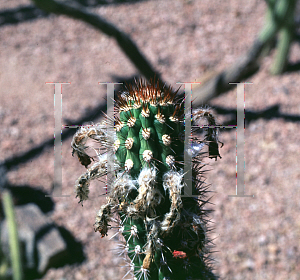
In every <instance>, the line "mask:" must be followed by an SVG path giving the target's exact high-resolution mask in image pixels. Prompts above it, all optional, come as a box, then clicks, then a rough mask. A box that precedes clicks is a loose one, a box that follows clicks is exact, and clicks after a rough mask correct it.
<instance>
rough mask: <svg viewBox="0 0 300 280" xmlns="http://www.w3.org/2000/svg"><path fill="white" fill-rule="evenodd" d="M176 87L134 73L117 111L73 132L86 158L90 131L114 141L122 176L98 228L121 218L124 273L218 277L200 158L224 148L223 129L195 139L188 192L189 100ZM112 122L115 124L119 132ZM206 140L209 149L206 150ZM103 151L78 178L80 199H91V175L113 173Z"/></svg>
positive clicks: (200, 113)
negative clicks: (188, 192)
mask: <svg viewBox="0 0 300 280" xmlns="http://www.w3.org/2000/svg"><path fill="white" fill-rule="evenodd" d="M177 92H178V90H177V91H173V90H172V88H171V87H166V86H164V85H161V84H160V82H159V81H157V80H156V81H155V79H154V80H152V81H150V83H149V84H147V83H146V82H145V81H143V80H142V79H140V80H138V81H135V83H134V84H131V85H127V86H126V87H125V90H124V91H123V92H121V93H120V94H118V98H117V99H116V100H115V108H116V109H117V113H116V115H115V116H114V119H109V118H106V120H105V122H103V123H101V124H97V125H93V126H89V127H86V126H83V127H81V128H80V129H79V130H78V131H77V132H76V134H75V135H74V137H73V141H72V148H73V154H76V155H77V157H78V158H79V161H80V162H81V163H82V164H83V165H85V166H88V165H89V164H90V163H91V160H90V156H88V155H87V153H86V148H87V147H88V146H87V145H86V144H87V140H88V139H89V138H91V139H94V140H96V141H98V142H99V143H100V144H101V146H102V147H104V148H105V147H109V146H110V147H111V146H113V147H114V155H115V161H114V174H113V175H114V178H115V179H114V181H113V183H112V184H111V186H110V192H109V193H108V195H107V197H106V199H107V203H106V204H105V205H102V206H101V208H100V210H99V212H98V214H97V216H96V222H95V224H94V228H95V231H96V232H100V234H101V237H105V236H106V235H107V232H108V230H109V229H110V228H111V227H112V226H111V223H112V222H117V223H118V226H117V227H118V230H117V233H116V234H120V235H122V236H123V237H122V238H121V239H122V241H120V242H121V243H120V244H119V246H118V251H119V254H120V255H121V254H124V255H126V256H127V257H126V262H127V265H128V272H127V273H126V275H125V276H124V277H123V279H138V280H148V279H151V280H167V279H170V280H185V279H186V280H187V279H190V280H192V279H217V277H216V276H215V275H214V274H213V273H212V266H211V263H210V262H209V259H210V258H209V256H208V255H209V246H208V243H210V242H211V241H210V240H209V238H208V236H207V231H208V226H207V223H208V220H209V218H208V217H207V215H208V213H209V212H210V210H205V209H203V207H204V205H205V204H206V203H208V201H209V199H207V198H206V194H207V193H208V190H207V186H206V185H205V183H204V182H203V180H202V179H203V178H202V173H203V171H202V167H203V166H204V165H203V164H202V163H201V161H202V160H203V158H204V157H205V156H207V157H215V158H216V157H217V156H220V155H219V151H218V139H217V132H216V129H212V128H209V129H207V134H206V136H205V138H204V139H202V140H201V141H200V140H198V139H192V140H193V142H192V150H193V147H194V150H193V151H192V152H193V164H192V170H191V172H192V180H193V182H192V186H193V194H196V195H197V196H193V197H183V196H182V194H183V190H184V186H185V183H184V174H183V167H184V161H183V159H184V135H185V130H184V100H183V99H180V98H178V94H177ZM200 119H206V120H208V123H209V124H215V121H214V117H213V115H212V114H211V113H210V109H209V108H202V109H197V110H195V112H193V120H194V121H195V123H196V124H197V123H198V122H199V120H200ZM107 125H113V126H114V129H115V133H114V134H113V133H111V134H110V133H109V132H108V130H107ZM205 145H207V146H209V149H208V150H209V152H200V150H201V149H202V147H203V146H205ZM199 147H200V148H199ZM211 147H214V149H213V151H214V152H213V154H210V152H211V151H212V149H211ZM211 153H212V152H211ZM97 156H98V161H97V162H96V163H94V164H93V165H92V166H91V167H89V168H88V169H87V171H86V173H84V174H83V175H81V176H80V177H79V178H78V180H77V181H76V185H75V192H76V194H77V196H76V197H79V199H80V201H79V202H81V203H82V202H83V201H84V200H87V199H88V195H89V184H90V181H91V180H93V179H95V178H99V177H101V176H104V175H106V174H107V157H108V156H107V153H102V154H99V155H97ZM116 217H117V219H116Z"/></svg>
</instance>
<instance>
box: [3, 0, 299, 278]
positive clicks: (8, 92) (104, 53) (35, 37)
mask: <svg viewBox="0 0 300 280" xmlns="http://www.w3.org/2000/svg"><path fill="white" fill-rule="evenodd" d="M21 5H22V6H27V5H31V2H30V1H27V0H22V1H16V0H10V1H2V2H1V4H0V13H1V11H3V10H4V9H16V8H18V7H20V6H21ZM92 10H93V11H94V12H95V13H98V14H99V15H101V16H103V17H104V18H106V19H107V20H109V21H111V22H112V23H114V24H115V25H116V26H118V27H119V28H120V29H122V30H123V31H124V32H126V33H128V34H130V36H131V38H132V39H133V40H134V41H135V42H136V43H137V45H138V47H139V48H140V49H141V50H142V52H143V53H144V55H145V56H146V57H147V58H148V59H149V60H150V62H151V63H152V64H153V66H154V67H155V68H156V69H157V70H158V71H159V72H160V73H161V74H162V77H163V79H164V80H165V81H168V83H170V84H171V85H173V86H174V87H175V88H176V87H177V85H176V82H179V81H185V82H190V81H193V80H195V79H199V80H200V81H201V76H205V75H209V74H212V73H214V72H216V71H218V70H220V69H223V68H226V67H228V66H229V65H230V64H231V63H233V62H234V61H235V60H236V58H237V57H238V56H239V55H241V54H243V53H245V52H246V51H247V50H248V48H249V46H251V44H252V42H253V40H254V38H255V36H256V35H257V34H258V32H259V30H260V28H261V27H262V26H263V19H264V14H265V10H266V5H265V4H264V1H257V0H249V1H237V0H230V1H217V0H213V1H209V0H201V1H196V0H194V1H193V0H174V1H171V0H166V1H141V2H132V3H131V2H130V3H123V4H109V5H98V6H95V7H93V8H92ZM2 19H3V15H2V17H1V16H0V20H2ZM0 42H1V43H0V65H1V67H0V89H1V90H0V100H1V102H0V122H1V124H2V125H1V127H0V151H1V153H0V161H2V160H6V159H8V158H11V157H15V156H17V155H19V154H21V153H23V152H26V151H28V150H30V149H32V148H34V147H36V146H37V145H39V144H41V143H43V142H44V141H46V140H48V139H51V138H52V137H53V132H54V108H53V98H54V97H53V86H52V85H45V82H71V85H65V86H63V95H62V96H63V98H62V100H63V122H64V123H68V122H69V121H76V120H78V119H79V118H80V117H81V116H83V115H85V114H87V113H88V112H90V111H91V109H93V108H95V107H96V106H97V105H98V104H100V103H102V102H104V97H105V93H106V88H105V86H103V85H98V82H117V81H119V80H118V79H116V78H115V77H126V78H128V77H129V78H130V77H132V76H134V75H137V74H138V72H137V70H136V69H135V67H134V66H133V65H132V64H131V62H130V61H129V60H128V59H127V58H126V56H125V55H124V54H123V53H122V51H121V50H120V49H119V47H118V45H117V44H116V42H115V41H114V40H113V39H111V38H109V37H107V36H106V35H103V34H102V33H99V32H98V31H96V30H95V29H93V28H92V27H90V26H88V25H86V24H84V23H82V22H79V21H75V20H72V19H69V18H67V17H65V16H53V15H50V16H47V17H43V16H41V17H39V18H37V19H32V20H28V21H24V20H21V21H20V22H19V23H15V24H2V25H1V27H0ZM272 57H273V54H271V56H270V57H268V58H265V59H264V61H263V65H262V68H261V70H260V72H259V73H258V74H256V75H255V76H253V77H252V78H250V79H249V80H247V81H249V82H253V84H252V85H247V86H246V87H245V92H246V93H245V98H246V110H250V111H251V112H254V113H257V114H256V116H257V118H251V119H249V120H247V119H246V130H245V161H246V169H245V186H246V189H245V193H246V194H253V195H254V196H255V197H254V198H232V197H228V195H232V194H235V186H236V167H235V164H236V163H235V158H236V131H235V130H234V129H226V130H224V131H222V132H221V134H220V140H221V141H222V142H224V144H225V145H224V147H223V148H222V149H221V151H220V152H221V156H222V159H221V160H218V161H216V162H215V161H213V160H211V161H209V163H210V168H211V169H212V170H211V171H210V172H208V173H207V175H206V177H207V182H208V183H210V184H211V190H212V191H214V192H215V193H214V197H213V199H212V202H213V203H214V205H212V206H211V208H213V209H214V210H215V212H214V213H213V214H212V216H211V217H212V222H213V223H214V224H213V226H214V228H215V230H214V232H213V233H212V234H211V237H212V238H214V243H215V250H216V251H217V252H215V253H214V254H213V257H214V259H215V268H216V273H217V274H218V275H220V276H221V277H222V278H223V279H236V280H238V279H243V280H248V279H249V280H250V279H251V280H253V279H256V280H260V279H264V280H269V279H270V280H271V279H272V280H273V279H276V280H277V279H279V280H281V279H283V280H286V279H290V280H293V279H294V280H296V279H300V244H299V242H300V219H299V210H300V202H299V201H300V193H299V185H300V173H299V167H300V166H299V163H298V162H299V161H298V159H299V152H300V149H299V143H300V135H299V131H300V122H299V120H300V102H299V101H300V99H299V93H298V92H297V91H298V90H299V88H300V79H299V78H300V77H299V72H293V73H285V74H284V75H281V76H275V77H274V76H270V75H269V72H268V69H269V67H270V65H271V63H272ZM290 60H291V61H292V62H297V61H299V60H300V50H299V44H298V45H293V47H292V49H291V54H290ZM210 105H212V106H221V107H223V108H226V109H235V108H236V90H232V91H230V92H228V93H226V94H223V95H221V96H219V97H218V98H215V99H214V100H213V101H212V102H211V103H210ZM275 105H278V106H279V110H278V112H277V113H274V114H263V113H260V112H262V111H264V110H266V109H269V108H271V107H272V106H275ZM228 117H232V118H234V116H232V115H229V116H227V115H221V114H220V115H219V116H218V120H219V122H220V123H222V122H224V121H226V120H227V119H228ZM98 120H99V119H94V120H93V121H94V122H97V121H98ZM74 133H75V130H74ZM70 142H71V138H68V139H66V140H65V141H64V142H63V144H62V156H63V161H62V165H63V166H62V167H63V194H66V195H71V196H70V197H66V198H54V201H55V210H54V211H53V212H52V213H50V214H49V215H50V217H51V218H52V219H53V221H54V222H55V223H56V224H57V225H59V226H63V227H65V228H66V229H67V230H69V231H70V232H71V233H72V234H73V235H74V237H75V238H76V240H77V241H80V242H82V244H83V245H84V253H85V255H86V260H85V261H84V262H83V263H80V264H74V265H68V266H64V267H62V268H56V269H50V270H49V271H48V272H47V273H46V275H45V276H44V277H43V279H45V280H50V279H61V280H62V279H67V280H73V279H74V280H75V279H95V280H103V279H106V280H107V279H108V280H110V279H121V278H122V276H123V275H124V274H125V272H126V268H121V267H119V266H120V265H121V259H119V258H116V257H114V256H113V254H112V251H110V250H111V249H113V248H114V247H115V243H114V242H111V241H108V238H103V239H101V238H100V235H99V234H96V233H94V231H93V223H94V217H95V214H96V211H97V210H98V209H99V207H100V205H101V204H102V203H103V202H104V198H103V197H98V196H99V194H101V193H103V190H102V187H103V185H101V183H99V182H93V184H92V186H91V199H90V201H87V202H86V203H85V204H84V207H83V208H82V207H81V206H80V205H78V203H77V199H75V197H74V194H73V186H74V182H75V180H76V179H77V178H78V176H79V175H80V174H81V173H83V172H84V168H83V167H81V166H80V164H79V163H78V162H77V161H76V160H75V158H72V156H71V148H70ZM53 173H54V153H53V146H52V147H47V148H45V149H44V150H43V152H42V153H41V154H40V155H39V156H37V157H35V158H33V159H31V160H29V161H27V162H25V163H22V164H19V165H17V166H16V167H14V168H13V169H11V170H10V171H9V173H8V179H9V182H10V183H11V184H16V185H23V184H27V185H30V186H32V187H34V188H40V189H42V190H44V191H46V192H48V193H51V190H52V183H53ZM110 235H112V233H111V234H110Z"/></svg>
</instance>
